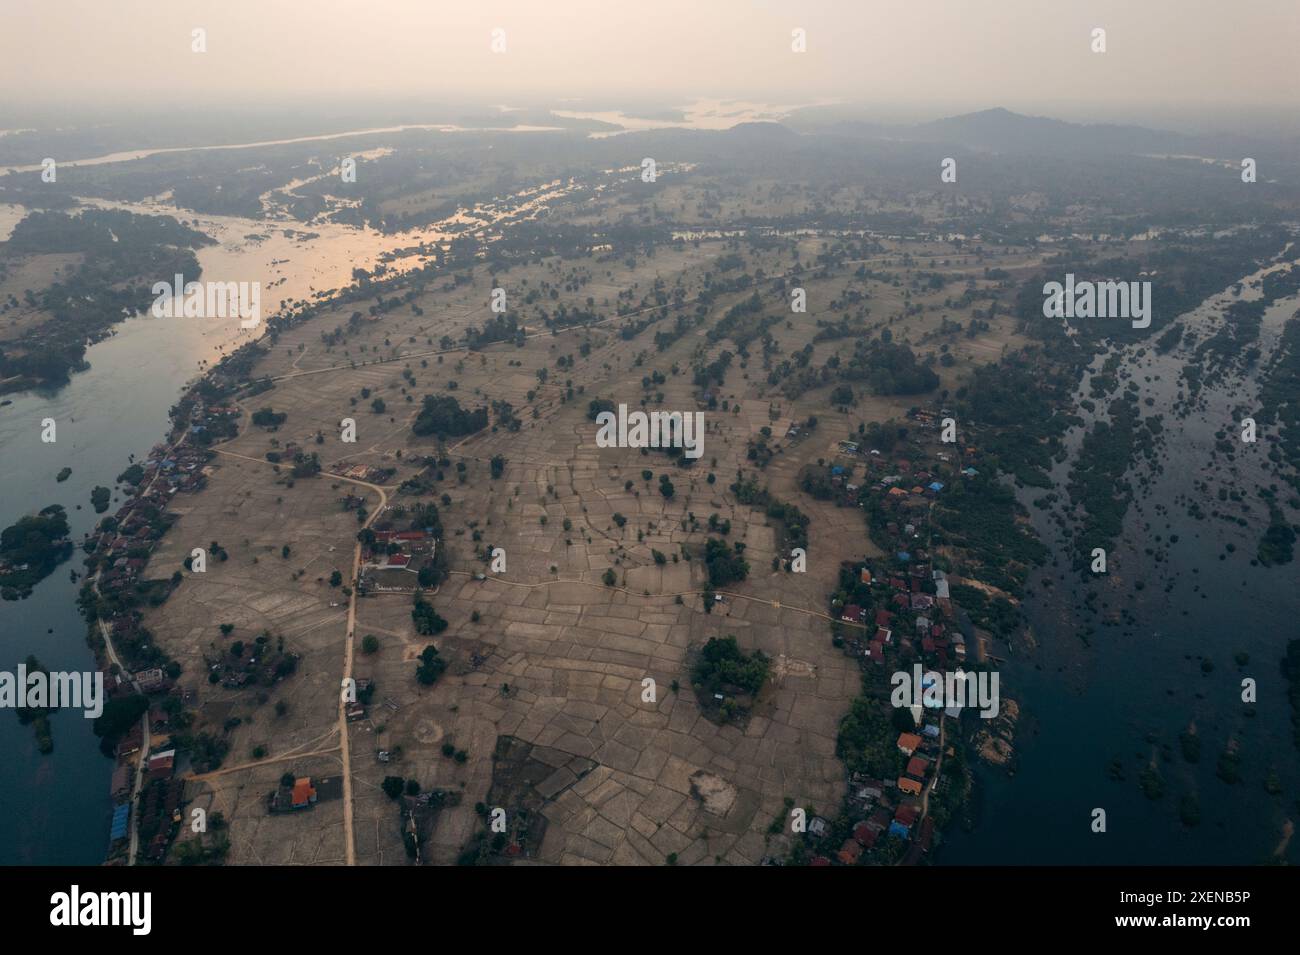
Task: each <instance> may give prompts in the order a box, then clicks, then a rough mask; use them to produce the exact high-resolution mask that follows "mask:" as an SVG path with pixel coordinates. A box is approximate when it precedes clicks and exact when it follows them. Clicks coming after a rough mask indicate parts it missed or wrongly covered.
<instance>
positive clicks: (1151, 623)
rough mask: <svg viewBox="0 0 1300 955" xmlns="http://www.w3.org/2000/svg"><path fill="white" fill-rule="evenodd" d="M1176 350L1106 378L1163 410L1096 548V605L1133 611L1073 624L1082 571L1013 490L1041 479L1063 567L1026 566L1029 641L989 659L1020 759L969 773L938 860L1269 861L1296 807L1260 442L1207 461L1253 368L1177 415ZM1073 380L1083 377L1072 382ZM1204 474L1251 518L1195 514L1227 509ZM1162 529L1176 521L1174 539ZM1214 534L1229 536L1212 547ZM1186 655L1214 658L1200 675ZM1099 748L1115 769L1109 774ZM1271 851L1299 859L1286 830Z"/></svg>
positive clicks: (1282, 312) (1140, 355)
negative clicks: (968, 800) (1203, 485)
mask: <svg viewBox="0 0 1300 955" xmlns="http://www.w3.org/2000/svg"><path fill="white" fill-rule="evenodd" d="M1292 254H1294V252H1293V253H1292ZM1262 274H1263V273H1262V272H1259V273H1255V274H1254V275H1251V276H1245V277H1243V279H1242V281H1243V282H1244V283H1245V288H1244V289H1243V291H1242V294H1241V298H1243V299H1250V298H1257V297H1258V294H1259V293H1258V291H1256V290H1252V289H1250V288H1249V285H1250V283H1251V282H1252V281H1255V280H1257V279H1258V278H1259V277H1260V275H1262ZM1233 300H1234V297H1233V295H1232V294H1231V293H1230V291H1225V292H1224V293H1223V294H1221V295H1218V296H1214V297H1212V298H1211V299H1209V300H1207V301H1206V302H1204V303H1202V304H1201V306H1199V307H1198V308H1196V309H1194V310H1193V311H1192V312H1189V313H1187V314H1185V315H1183V316H1182V317H1180V319H1179V321H1180V322H1182V323H1183V324H1184V326H1185V327H1186V328H1188V329H1193V328H1194V329H1198V330H1200V332H1201V335H1200V337H1201V339H1202V340H1203V339H1204V338H1205V337H1207V333H1206V331H1205V330H1206V329H1211V330H1212V329H1214V328H1217V327H1218V326H1219V325H1220V324H1221V323H1222V322H1223V320H1224V319H1223V316H1222V310H1223V307H1224V306H1225V305H1226V304H1228V303H1229V302H1231V301H1233ZM1296 307H1297V300H1296V298H1290V299H1285V300H1282V301H1280V302H1278V303H1275V304H1274V305H1273V306H1271V307H1270V308H1269V309H1268V311H1267V312H1266V314H1265V317H1264V321H1263V327H1262V330H1261V335H1260V342H1259V344H1260V346H1261V348H1262V350H1263V354H1264V355H1265V356H1266V357H1267V356H1268V355H1269V354H1270V353H1271V351H1272V349H1273V348H1274V346H1275V345H1276V342H1277V337H1278V335H1279V333H1280V331H1281V328H1282V325H1283V324H1284V323H1285V322H1286V321H1287V319H1289V318H1290V317H1291V315H1292V314H1293V313H1294V312H1295V311H1296ZM1187 352H1188V349H1187V347H1186V345H1183V346H1180V347H1179V348H1177V349H1175V350H1174V351H1173V352H1171V353H1169V354H1165V355H1159V354H1156V353H1155V352H1154V350H1153V349H1152V348H1150V347H1147V348H1145V349H1143V348H1142V347H1141V346H1130V347H1127V348H1125V349H1123V352H1122V354H1123V356H1124V358H1123V362H1122V364H1121V371H1120V387H1121V388H1122V387H1125V386H1126V385H1127V383H1128V381H1133V382H1135V383H1136V384H1137V385H1138V387H1139V389H1140V398H1139V400H1140V402H1141V404H1140V408H1141V413H1142V416H1143V417H1147V416H1151V415H1155V414H1160V415H1162V416H1163V420H1164V426H1165V429H1166V430H1165V438H1164V441H1163V445H1162V447H1161V449H1160V452H1159V456H1158V466H1155V467H1153V466H1151V465H1150V464H1148V463H1146V462H1139V464H1138V465H1136V466H1135V467H1133V468H1130V472H1129V477H1130V479H1131V481H1132V483H1133V485H1134V487H1135V489H1136V491H1137V493H1136V494H1135V499H1134V501H1133V504H1132V505H1131V506H1130V509H1129V512H1128V514H1127V516H1126V520H1125V530H1124V537H1123V540H1122V542H1121V544H1120V546H1119V547H1117V548H1115V550H1114V552H1113V553H1112V554H1111V555H1110V559H1109V571H1110V577H1111V579H1110V580H1109V581H1108V584H1109V586H1108V587H1100V588H1096V589H1100V590H1101V591H1102V593H1103V597H1102V600H1104V601H1106V602H1108V604H1109V606H1108V607H1107V608H1104V609H1106V610H1108V611H1109V612H1111V613H1117V612H1118V611H1119V610H1120V609H1121V608H1124V609H1125V610H1126V611H1127V613H1128V614H1129V615H1131V617H1130V618H1129V619H1128V620H1127V622H1125V623H1124V624H1123V625H1121V626H1115V627H1105V628H1100V627H1099V628H1098V631H1097V633H1096V634H1094V635H1092V636H1091V637H1090V638H1089V642H1090V644H1091V646H1090V647H1087V646H1084V644H1083V641H1082V640H1081V639H1080V637H1079V636H1078V635H1077V631H1078V630H1079V628H1080V619H1081V618H1080V615H1079V614H1078V612H1077V607H1078V605H1079V604H1080V602H1081V600H1082V595H1083V592H1084V590H1086V589H1089V588H1093V587H1095V585H1094V584H1091V583H1090V584H1089V585H1088V586H1087V587H1084V586H1082V585H1080V584H1079V581H1078V577H1077V574H1075V573H1074V572H1073V571H1071V570H1070V569H1069V567H1070V560H1069V557H1068V556H1067V555H1068V553H1069V550H1068V549H1067V547H1066V546H1065V545H1064V542H1063V541H1062V539H1061V533H1060V530H1059V528H1058V526H1057V525H1056V523H1054V522H1053V521H1052V520H1051V518H1050V516H1049V515H1048V514H1047V513H1046V512H1044V511H1041V510H1039V509H1036V508H1034V507H1032V506H1030V501H1031V500H1032V499H1033V498H1036V497H1038V496H1040V495H1041V494H1042V492H1041V491H1037V490H1033V489H1029V490H1027V491H1026V492H1021V494H1020V497H1021V500H1022V502H1023V503H1024V504H1025V505H1026V506H1027V507H1029V511H1030V514H1031V516H1032V520H1033V522H1034V525H1035V528H1036V530H1037V531H1038V532H1039V534H1040V535H1041V537H1042V539H1043V540H1044V541H1045V542H1047V543H1048V544H1049V545H1051V547H1052V549H1053V553H1054V554H1055V555H1057V557H1058V558H1059V561H1060V563H1059V566H1057V567H1050V566H1049V567H1047V568H1044V569H1040V570H1037V571H1035V572H1034V573H1033V574H1032V575H1031V576H1030V580H1029V588H1030V593H1029V596H1028V598H1027V599H1026V601H1025V603H1024V611H1025V614H1026V616H1027V618H1028V620H1029V621H1030V624H1031V626H1032V629H1033V632H1034V634H1035V635H1036V638H1037V642H1038V648H1037V650H1036V651H1034V652H1033V653H1032V654H1030V655H1028V656H1023V655H1022V656H1020V657H1017V658H1014V659H1013V660H1011V661H1009V663H1008V664H1007V665H1006V666H1004V667H1003V674H1004V679H1003V687H1004V692H1007V693H1009V694H1010V695H1012V696H1013V697H1015V698H1016V699H1017V700H1018V701H1019V702H1020V703H1021V705H1022V710H1021V712H1022V714H1024V715H1023V718H1022V722H1021V727H1020V732H1019V734H1018V737H1017V750H1018V755H1019V765H1018V768H1017V771H1016V774H1015V777H1014V778H1010V779H1009V778H1007V776H1006V774H1004V773H1002V772H1000V771H992V770H989V769H988V768H986V767H982V766H981V768H979V769H978V770H977V779H978V783H979V785H978V792H979V795H978V799H977V804H978V806H979V812H978V815H977V824H976V827H975V829H974V831H972V832H965V831H961V830H960V829H959V828H957V827H954V828H953V830H952V831H950V832H949V833H948V834H947V837H946V839H945V843H944V847H943V850H942V852H941V854H940V856H939V858H940V861H941V862H943V863H948V864H977V863H983V864H987V863H995V864H1019V863H1038V864H1102V863H1105V864H1121V865H1127V864H1138V865H1141V864H1173V865H1190V864H1257V863H1261V862H1265V861H1268V860H1269V859H1271V858H1272V857H1273V853H1274V851H1275V850H1276V849H1277V848H1278V846H1279V845H1280V844H1281V843H1282V842H1283V840H1284V831H1285V827H1286V825H1287V820H1288V819H1294V818H1295V814H1296V812H1297V811H1300V810H1298V809H1297V803H1296V793H1297V792H1300V772H1298V771H1297V763H1298V762H1300V760H1297V751H1296V748H1295V746H1294V744H1293V742H1292V739H1291V726H1290V712H1289V705H1288V702H1287V698H1286V685H1285V681H1284V680H1283V679H1282V676H1281V673H1280V671H1279V666H1278V663H1279V660H1280V659H1281V657H1282V656H1283V654H1284V653H1285V650H1286V642H1287V640H1288V639H1291V638H1293V637H1295V636H1296V629H1295V621H1296V620H1297V619H1300V587H1297V586H1296V583H1297V572H1296V569H1295V568H1296V565H1295V564H1291V565H1286V566H1281V567H1273V568H1264V567H1252V566H1251V564H1250V561H1251V559H1252V558H1253V557H1254V556H1255V552H1256V546H1257V544H1258V541H1259V537H1260V534H1261V532H1262V530H1263V527H1264V525H1265V524H1266V523H1267V514H1266V513H1264V508H1263V507H1262V505H1261V504H1260V502H1259V500H1258V498H1256V497H1254V493H1253V492H1254V489H1255V486H1256V485H1257V484H1259V483H1263V484H1269V483H1275V482H1276V479H1275V478H1273V477H1271V476H1269V477H1265V476H1264V471H1263V468H1262V464H1263V463H1264V458H1265V455H1266V453H1267V448H1268V445H1267V443H1266V442H1265V441H1263V440H1261V441H1260V442H1259V443H1258V444H1256V445H1253V446H1251V445H1243V446H1242V450H1241V451H1239V452H1238V454H1237V461H1236V463H1235V465H1233V466H1232V467H1229V466H1228V465H1226V464H1225V463H1224V460H1223V456H1222V455H1220V456H1219V460H1218V462H1217V463H1213V462H1211V459H1210V452H1211V450H1212V449H1213V447H1214V444H1215V434H1214V433H1215V431H1217V430H1219V429H1220V428H1224V429H1226V430H1227V432H1228V435H1229V437H1230V438H1231V437H1234V435H1236V434H1238V433H1239V430H1238V427H1237V425H1236V422H1237V421H1239V419H1240V417H1241V411H1240V409H1239V408H1238V407H1237V406H1238V405H1239V404H1241V405H1245V406H1246V407H1250V404H1251V403H1252V402H1253V401H1254V399H1255V397H1256V396H1257V395H1258V384H1257V382H1256V380H1255V374H1254V372H1249V373H1247V374H1245V375H1235V376H1229V377H1228V378H1226V379H1225V380H1224V381H1223V382H1221V383H1219V384H1218V385H1216V386H1213V387H1211V386H1207V387H1205V388H1204V389H1203V390H1202V393H1201V399H1202V400H1201V401H1200V402H1199V403H1198V406H1197V407H1196V409H1195V410H1193V411H1192V413H1191V414H1189V415H1188V416H1187V417H1185V418H1182V419H1180V418H1179V417H1178V416H1177V414H1176V411H1175V409H1176V407H1177V406H1178V393H1179V391H1180V390H1181V389H1180V387H1179V372H1180V369H1181V367H1182V365H1183V363H1184V361H1185V360H1186V357H1187ZM1103 358H1104V356H1103ZM1101 361H1102V358H1099V359H1098V360H1097V362H1096V363H1095V365H1094V369H1095V368H1096V367H1098V366H1099V365H1100V363H1101ZM1117 393H1118V392H1116V394H1117ZM1087 394H1088V380H1087V378H1085V380H1084V382H1083V384H1082V385H1081V387H1080V389H1079V394H1078V398H1079V399H1080V400H1081V399H1082V398H1084V397H1085V396H1087ZM1147 398H1150V399H1151V401H1152V404H1151V405H1150V406H1148V405H1147V404H1146V403H1145V401H1146V399H1147ZM1077 404H1078V401H1076V405H1077ZM1108 404H1109V399H1106V400H1102V401H1099V402H1097V410H1096V413H1095V414H1094V413H1089V412H1087V411H1086V410H1084V409H1082V408H1080V409H1079V414H1080V416H1081V417H1083V419H1084V421H1085V423H1086V425H1087V426H1091V424H1092V423H1093V422H1094V421H1095V420H1096V418H1097V416H1098V415H1102V416H1104V414H1105V411H1104V409H1105V407H1106V406H1107V405H1108ZM1082 434H1083V429H1082V428H1077V427H1076V428H1074V429H1072V430H1071V432H1070V434H1068V435H1067V445H1068V447H1069V451H1070V454H1069V459H1068V460H1067V461H1065V462H1063V463H1061V464H1058V465H1057V466H1056V468H1055V470H1054V473H1053V478H1054V483H1055V484H1056V485H1057V487H1058V488H1061V491H1062V496H1065V495H1064V486H1065V484H1066V482H1067V480H1068V473H1069V469H1070V467H1071V465H1072V463H1073V461H1074V460H1075V458H1076V456H1077V454H1078V452H1079V445H1080V441H1081V438H1082ZM1143 477H1145V478H1146V479H1147V480H1148V481H1149V483H1148V484H1147V485H1146V486H1145V487H1143V486H1142V485H1141V484H1140V483H1139V479H1140V478H1143ZM1207 481H1208V482H1209V485H1210V489H1211V491H1213V492H1217V488H1218V487H1219V486H1226V487H1228V488H1229V489H1231V488H1233V487H1240V488H1241V490H1242V491H1243V492H1245V491H1249V492H1251V502H1252V504H1253V506H1254V509H1253V516H1251V517H1249V518H1248V520H1249V526H1248V527H1240V526H1238V525H1236V524H1230V523H1228V522H1227V521H1223V520H1216V519H1214V518H1213V517H1208V516H1207V517H1205V518H1204V519H1200V520H1198V519H1196V518H1195V517H1192V516H1190V515H1189V513H1188V504H1189V502H1191V501H1200V502H1202V506H1203V507H1204V509H1205V511H1207V512H1209V511H1211V510H1213V509H1214V508H1216V507H1218V508H1222V509H1224V510H1227V509H1228V505H1224V504H1221V503H1219V501H1218V500H1217V496H1215V495H1214V494H1207V493H1206V492H1205V491H1204V490H1198V489H1197V487H1196V485H1197V484H1198V483H1200V482H1207ZM1235 513H1236V512H1235V511H1234V514H1235ZM1171 535H1177V542H1176V543H1174V544H1170V543H1169V542H1170V539H1171ZM1229 544H1231V545H1233V546H1234V547H1235V551H1233V552H1229V551H1228V550H1227V545H1229ZM1148 548H1150V549H1151V550H1153V551H1155V552H1156V553H1158V554H1160V555H1161V557H1162V559H1161V560H1159V561H1157V560H1156V559H1155V556H1154V555H1153V554H1151V553H1148ZM1221 555H1222V556H1223V559H1220V557H1221ZM1062 574H1064V578H1062V577H1061V575H1062ZM1049 575H1050V576H1052V577H1054V578H1056V579H1055V581H1054V586H1051V587H1044V585H1043V581H1044V578H1045V577H1047V576H1049ZM1137 581H1141V582H1142V584H1143V586H1142V587H1141V589H1138V587H1137V586H1136V583H1137ZM1239 652H1245V653H1247V654H1249V662H1248V663H1246V664H1245V665H1244V666H1239V665H1238V664H1237V663H1236V662H1235V660H1234V657H1235V655H1236V654H1237V653H1239ZM1202 658H1204V659H1208V660H1209V661H1210V663H1211V664H1212V665H1213V669H1212V670H1211V671H1210V672H1208V673H1207V672H1203V669H1202ZM1246 677H1250V678H1253V679H1255V680H1256V681H1257V685H1258V694H1259V696H1258V702H1257V704H1256V705H1255V707H1254V715H1249V714H1248V713H1247V709H1248V708H1247V707H1246V706H1245V705H1244V704H1243V703H1242V699H1241V693H1242V687H1241V681H1242V680H1243V679H1244V678H1246ZM1192 723H1194V724H1195V728H1196V732H1197V735H1198V736H1199V738H1200V740H1201V744H1202V745H1201V755H1200V759H1199V762H1196V763H1190V762H1187V761H1186V760H1185V759H1184V756H1183V754H1182V751H1181V747H1180V741H1179V736H1180V734H1181V733H1182V732H1184V731H1185V730H1187V728H1188V726H1189V724H1192ZM1230 740H1232V741H1235V743H1236V744H1237V745H1238V746H1239V750H1238V755H1239V756H1240V758H1241V762H1240V774H1241V781H1240V782H1238V783H1236V784H1229V783H1226V782H1224V781H1223V780H1221V779H1219V778H1218V777H1217V775H1216V765H1217V762H1218V759H1219V754H1220V753H1221V752H1222V751H1223V750H1224V747H1225V746H1226V745H1227V744H1228V742H1229V741H1230ZM1116 758H1118V759H1119V761H1120V764H1121V765H1122V768H1123V774H1124V779H1123V780H1122V781H1115V780H1112V779H1111V778H1109V767H1110V766H1111V764H1112V760H1115V759H1116ZM1152 759H1154V760H1155V765H1156V766H1158V768H1159V772H1160V775H1161V778H1162V779H1163V782H1164V795H1163V797H1162V798H1160V799H1158V800H1152V799H1149V798H1147V796H1146V795H1145V794H1144V793H1143V791H1142V788H1141V787H1140V785H1139V783H1138V774H1139V772H1140V771H1141V770H1142V769H1143V767H1144V766H1146V765H1148V764H1149V763H1150V761H1151V760H1152ZM1270 771H1272V772H1276V773H1277V776H1278V779H1279V780H1280V782H1281V786H1282V793H1281V795H1277V796H1273V795H1270V794H1269V793H1268V792H1266V791H1265V788H1264V779H1265V776H1266V774H1268V773H1269V772H1270ZM1186 794H1193V795H1195V796H1196V797H1197V799H1198V800H1199V804H1200V813H1201V821H1200V824H1199V825H1197V826H1195V827H1186V826H1184V825H1183V824H1182V822H1181V821H1180V819H1179V807H1180V800H1181V799H1182V798H1183V796H1184V795H1186ZM1097 808H1101V809H1104V810H1105V811H1106V831H1105V832H1104V833H1097V832H1094V831H1093V829H1092V813H1093V810H1094V809H1097ZM1284 856H1285V858H1286V859H1287V860H1288V861H1290V862H1291V863H1292V864H1295V863H1296V862H1300V853H1298V852H1297V846H1296V844H1295V843H1294V842H1292V843H1291V844H1290V845H1289V847H1288V849H1287V850H1286V852H1285V853H1284Z"/></svg>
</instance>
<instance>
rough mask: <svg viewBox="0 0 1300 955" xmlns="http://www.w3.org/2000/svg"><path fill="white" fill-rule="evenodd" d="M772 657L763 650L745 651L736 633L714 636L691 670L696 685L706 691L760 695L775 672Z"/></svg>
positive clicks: (711, 692) (710, 692)
mask: <svg viewBox="0 0 1300 955" xmlns="http://www.w3.org/2000/svg"><path fill="white" fill-rule="evenodd" d="M771 667H772V663H771V660H769V659H768V657H767V656H766V655H765V654H764V653H763V651H762V650H755V651H754V652H753V653H752V654H746V653H744V652H743V651H741V649H740V646H739V645H738V644H737V643H736V638H735V637H733V636H726V637H710V638H709V642H708V643H706V644H705V645H704V648H703V649H702V650H701V651H700V656H699V659H698V660H697V661H696V663H695V667H694V669H693V670H692V672H691V679H692V681H694V683H695V685H696V686H697V687H699V688H700V689H701V690H703V691H704V692H706V693H709V694H715V693H722V694H727V693H728V692H730V693H733V694H734V693H738V692H739V693H747V694H749V695H750V696H756V695H758V691H759V690H761V689H762V688H763V684H764V683H766V682H767V678H768V674H769V673H770V672H771Z"/></svg>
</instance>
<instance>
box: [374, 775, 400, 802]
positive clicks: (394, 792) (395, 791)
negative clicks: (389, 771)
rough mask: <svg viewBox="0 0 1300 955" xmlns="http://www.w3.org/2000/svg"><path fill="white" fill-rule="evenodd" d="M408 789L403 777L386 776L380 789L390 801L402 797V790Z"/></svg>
mask: <svg viewBox="0 0 1300 955" xmlns="http://www.w3.org/2000/svg"><path fill="white" fill-rule="evenodd" d="M405 787H406V780H405V779H403V778H402V777H401V776H385V777H384V781H383V782H382V783H380V788H382V789H383V790H384V795H386V796H387V797H388V798H389V799H396V798H397V797H398V796H400V795H402V790H403V789H404V788H405Z"/></svg>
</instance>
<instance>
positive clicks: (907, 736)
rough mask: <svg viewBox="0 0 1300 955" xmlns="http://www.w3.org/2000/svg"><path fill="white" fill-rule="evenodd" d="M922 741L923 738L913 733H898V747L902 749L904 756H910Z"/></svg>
mask: <svg viewBox="0 0 1300 955" xmlns="http://www.w3.org/2000/svg"><path fill="white" fill-rule="evenodd" d="M922 742H923V740H922V739H921V737H919V736H917V735H916V734H915V733H899V734H898V748H899V750H901V751H902V753H903V755H904V756H911V755H912V754H913V753H914V752H916V751H917V749H919V748H920V746H921V743H922Z"/></svg>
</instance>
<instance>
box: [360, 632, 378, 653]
mask: <svg viewBox="0 0 1300 955" xmlns="http://www.w3.org/2000/svg"><path fill="white" fill-rule="evenodd" d="M361 652H362V653H365V654H371V653H378V652H379V638H378V637H376V636H375V635H374V634H373V633H368V634H366V635H365V636H364V637H362V638H361Z"/></svg>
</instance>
